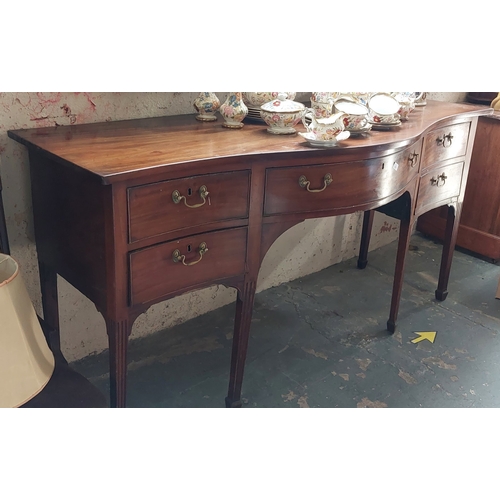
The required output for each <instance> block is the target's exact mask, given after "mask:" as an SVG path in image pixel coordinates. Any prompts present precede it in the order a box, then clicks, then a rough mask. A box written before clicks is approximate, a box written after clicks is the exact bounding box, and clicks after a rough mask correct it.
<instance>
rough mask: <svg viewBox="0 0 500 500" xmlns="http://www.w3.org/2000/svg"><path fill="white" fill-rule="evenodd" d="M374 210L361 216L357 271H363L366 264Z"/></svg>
mask: <svg viewBox="0 0 500 500" xmlns="http://www.w3.org/2000/svg"><path fill="white" fill-rule="evenodd" d="M374 215H375V211H374V210H367V211H366V212H365V213H364V216H363V230H362V232H361V244H360V247H359V258H358V269H364V268H365V267H366V265H367V264H368V247H369V246H370V237H371V235H372V227H373V217H374Z"/></svg>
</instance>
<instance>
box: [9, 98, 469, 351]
mask: <svg viewBox="0 0 500 500" xmlns="http://www.w3.org/2000/svg"><path fill="white" fill-rule="evenodd" d="M217 94H218V96H219V98H220V99H221V101H222V100H224V99H225V97H226V96H227V93H224V92H220V93H217ZM309 95H310V93H308V92H305V93H298V95H297V98H296V99H298V100H307V99H308V98H309ZM196 96H197V93H190V92H165V93H153V92H137V93H135V92H128V93H120V92H112V93H95V92H72V93H68V92H49V93H42V92H23V93H21V92H0V176H1V178H2V184H3V188H4V189H3V197H4V205H5V211H6V214H7V227H8V232H9V239H10V244H11V252H12V255H13V256H14V257H15V258H16V259H17V260H18V261H19V263H20V265H21V270H22V275H23V278H24V281H25V283H26V286H27V288H28V291H29V294H30V296H31V299H32V301H33V304H34V306H35V309H36V310H37V311H38V312H39V313H41V299H40V292H39V279H38V267H37V262H36V248H35V245H34V235H33V223H32V207H31V192H30V181H29V164H28V154H27V151H26V149H25V148H24V147H22V146H21V145H19V144H17V143H16V142H14V141H12V140H10V139H9V138H8V137H7V130H10V129H20V128H34V127H47V126H60V125H73V124H79V123H91V122H100V121H112V120H113V121H114V120H122V119H131V118H143V117H150V116H162V115H176V114H189V113H193V108H192V102H193V101H194V99H195V98H196ZM428 96H429V98H431V99H439V100H447V101H455V102H459V101H463V100H464V99H465V93H463V92H458V93H429V94H428ZM228 133H235V132H234V131H228ZM361 221H362V214H352V215H348V216H340V217H335V218H329V219H320V220H308V221H305V222H303V223H301V224H299V225H297V226H295V227H294V228H292V229H290V230H289V231H287V232H286V233H285V234H283V235H282V236H281V237H280V238H278V240H277V241H276V242H275V243H274V245H273V246H272V248H271V249H270V250H269V252H268V254H267V256H266V258H265V259H264V262H263V265H262V269H261V272H260V276H259V283H258V291H261V290H264V289H266V288H269V287H272V286H277V285H279V284H280V283H283V282H287V281H291V280H293V279H296V278H299V277H301V276H304V275H307V274H310V273H312V272H316V271H319V270H321V269H324V268H325V267H328V266H330V265H333V264H335V263H338V262H340V261H342V260H345V259H349V258H351V257H353V256H355V255H356V253H357V249H358V245H359V238H360V231H361ZM398 228H399V226H398V222H397V221H395V220H393V219H391V218H389V217H386V216H382V215H380V214H377V216H376V220H375V225H374V231H373V237H372V241H371V248H376V247H379V246H381V245H384V244H387V243H389V242H390V241H392V240H394V239H395V238H396V237H397V231H398ZM58 284H59V300H60V315H61V317H60V320H61V344H62V349H63V353H64V354H65V356H66V358H67V359H68V361H74V360H77V359H80V358H82V357H85V356H87V355H89V354H93V353H97V352H100V351H103V350H104V349H106V348H107V336H106V331H105V325H104V320H103V318H102V316H101V315H100V314H99V313H98V312H97V310H96V309H95V307H94V305H93V304H92V303H91V302H90V301H89V300H88V299H87V298H86V297H84V296H83V295H82V294H80V293H79V292H78V291H77V290H75V289H74V288H73V287H72V286H71V285H70V284H68V283H67V282H66V281H65V280H63V279H62V278H59V281H58ZM234 298H235V291H234V290H232V289H227V288H225V287H222V286H213V287H210V288H207V289H204V290H200V291H196V292H192V293H189V294H186V295H183V296H181V297H176V298H174V299H171V300H169V301H166V302H164V303H162V304H157V305H155V306H153V307H151V308H150V309H149V310H148V311H147V312H146V313H144V314H143V315H142V316H140V317H139V318H138V320H137V321H136V323H135V325H134V328H133V332H132V338H133V337H140V336H143V335H147V334H150V333H153V332H156V331H159V330H163V329H165V328H168V327H169V326H172V325H174V324H178V323H182V322H184V321H186V320H188V319H190V318H193V317H196V316H198V315H200V314H203V313H205V312H208V311H210V310H213V309H216V308H219V307H221V306H223V305H225V304H228V303H230V302H232V301H234ZM167 334H168V333H167Z"/></svg>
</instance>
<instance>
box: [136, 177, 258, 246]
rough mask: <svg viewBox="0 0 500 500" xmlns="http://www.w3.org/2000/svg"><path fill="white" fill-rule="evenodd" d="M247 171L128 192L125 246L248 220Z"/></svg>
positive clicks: (182, 180)
mask: <svg viewBox="0 0 500 500" xmlns="http://www.w3.org/2000/svg"><path fill="white" fill-rule="evenodd" d="M249 183H250V173H249V172H248V171H242V172H229V173H223V174H213V175H200V176H196V177H187V178H183V179H176V180H172V181H165V182H157V183H154V184H148V185H144V186H138V187H133V188H129V190H128V209H129V242H130V243H133V242H136V241H140V240H143V239H145V238H150V237H152V236H158V235H161V234H165V233H169V232H171V231H175V230H178V229H183V228H191V227H193V228H194V227H196V226H200V225H202V224H207V223H210V222H219V221H224V220H231V219H244V218H246V217H248V203H249V197H248V196H249V191H250V188H249Z"/></svg>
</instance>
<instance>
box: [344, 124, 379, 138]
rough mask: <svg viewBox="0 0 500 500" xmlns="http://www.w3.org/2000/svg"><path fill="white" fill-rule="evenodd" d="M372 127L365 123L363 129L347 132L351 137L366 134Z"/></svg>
mask: <svg viewBox="0 0 500 500" xmlns="http://www.w3.org/2000/svg"><path fill="white" fill-rule="evenodd" d="M372 126H373V125H372V124H371V123H367V124H366V125H365V126H364V127H361V128H359V129H354V130H349V132H350V133H351V136H353V135H362V134H366V133H367V132H369V131H370V130H371V129H372Z"/></svg>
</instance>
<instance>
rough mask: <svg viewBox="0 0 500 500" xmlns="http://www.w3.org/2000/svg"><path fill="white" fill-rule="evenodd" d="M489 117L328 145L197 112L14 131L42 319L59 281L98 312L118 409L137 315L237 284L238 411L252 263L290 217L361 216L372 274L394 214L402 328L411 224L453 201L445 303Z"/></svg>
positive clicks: (439, 113) (443, 274) (447, 116)
mask: <svg viewBox="0 0 500 500" xmlns="http://www.w3.org/2000/svg"><path fill="white" fill-rule="evenodd" d="M491 112H492V110H491V109H488V108H485V107H480V106H472V105H466V104H455V103H442V102H429V103H428V104H427V106H426V107H425V108H420V109H417V110H416V111H414V112H413V113H412V114H411V115H410V119H409V120H408V121H407V122H404V123H403V124H402V126H401V127H400V128H399V129H398V130H393V131H372V132H371V133H370V134H369V135H367V136H363V137H353V138H349V139H348V140H346V141H344V142H342V143H341V144H340V145H339V146H338V147H336V148H329V149H318V148H313V147H310V146H309V145H308V144H307V143H305V142H304V141H303V140H302V138H300V136H296V135H291V136H277V135H272V134H269V133H267V132H266V126H265V125H261V124H256V123H248V124H246V125H245V126H244V127H243V129H241V130H228V129H226V128H223V127H221V122H220V121H217V122H211V123H202V122H198V121H196V120H195V118H194V116H193V115H183V116H169V117H160V118H148V119H138V120H127V121H120V122H107V123H97V124H86V125H72V126H66V127H56V128H39V129H30V130H18V131H9V133H8V134H9V137H11V138H12V139H14V140H16V141H18V142H20V143H21V144H24V145H25V146H27V148H28V151H29V159H30V171H31V185H32V197H33V211H34V224H35V237H36V246H37V252H38V260H39V271H40V281H41V291H42V305H43V315H44V318H45V320H46V322H47V323H48V324H49V326H50V327H51V328H52V330H54V331H56V332H58V331H59V311H58V298H57V274H59V275H60V276H62V277H63V278H64V279H66V280H67V281H68V282H69V283H71V284H72V285H73V286H75V287H76V288H77V289H78V290H80V291H81V292H82V293H83V294H84V295H86V296H87V297H88V298H89V299H90V300H91V301H92V302H93V303H94V304H95V305H96V307H97V309H98V310H99V311H100V312H101V313H102V315H103V316H104V319H105V322H106V328H107V334H108V337H109V356H110V382H111V405H112V406H117V407H124V406H125V403H126V372H127V343H128V338H129V335H130V332H131V329H132V325H133V323H134V321H135V319H136V318H137V317H138V316H139V315H140V314H141V313H143V312H144V311H146V310H147V309H148V308H149V307H150V306H151V305H153V304H155V303H158V302H161V301H164V300H166V299H169V298H171V297H174V296H176V295H179V294H182V293H185V292H188V291H191V290H194V289H199V288H203V287H206V286H209V285H213V284H223V285H226V286H230V287H235V288H236V289H237V291H238V293H237V300H236V316H235V324H234V336H233V348H232V359H231V367H230V377H229V392H228V396H227V398H226V405H227V406H230V407H238V406H241V388H242V382H243V369H244V363H245V357H246V352H247V345H248V339H249V331H250V321H251V315H252V308H253V301H254V295H255V286H256V281H257V276H258V272H259V268H260V265H261V262H262V260H263V258H264V256H265V254H266V252H267V251H268V249H269V248H270V246H271V245H272V243H273V242H274V241H275V240H276V239H277V238H278V236H279V235H281V234H282V233H283V232H285V231H286V230H287V229H289V228H290V227H292V226H294V225H295V224H297V223H299V222H301V221H303V220H305V219H308V218H318V217H330V216H335V215H340V214H347V213H353V212H357V211H364V212H365V215H364V223H363V235H362V240H361V249H360V255H359V261H358V266H359V267H360V268H363V267H364V266H365V265H366V262H367V254H368V243H369V237H370V230H371V224H372V221H373V210H380V211H383V212H385V213H387V214H389V215H392V216H394V217H397V218H398V219H400V220H401V225H400V234H399V243H398V252H397V257H396V267H395V276H394V284H393V294H392V302H391V306H390V313H389V320H388V323H387V327H388V330H389V331H391V332H394V330H395V328H396V318H397V313H398V306H399V301H400V297H401V289H402V285H403V270H404V265H405V258H406V254H407V250H408V246H409V239H410V235H411V229H412V227H413V224H414V222H415V221H416V219H417V217H418V216H419V215H421V214H423V213H425V212H427V211H429V210H431V209H433V208H436V207H438V206H441V205H448V206H449V210H448V222H447V226H446V236H445V243H444V245H443V254H442V262H441V269H440V275H439V283H438V288H437V290H436V298H437V299H438V300H444V299H445V298H446V295H447V293H448V292H447V284H448V278H449V274H450V267H451V260H452V254H453V248H454V245H455V241H456V235H457V228H458V220H459V216H460V210H461V205H462V201H463V196H464V190H465V185H466V180H467V174H468V170H469V162H470V157H471V152H472V146H473V142H474V136H475V132H476V125H477V120H478V117H479V116H481V115H486V114H489V113H491ZM57 337H58V336H57V335H56V337H55V338H52V339H50V344H51V347H52V348H53V349H58V348H59V345H58V343H59V340H58V338H57Z"/></svg>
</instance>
